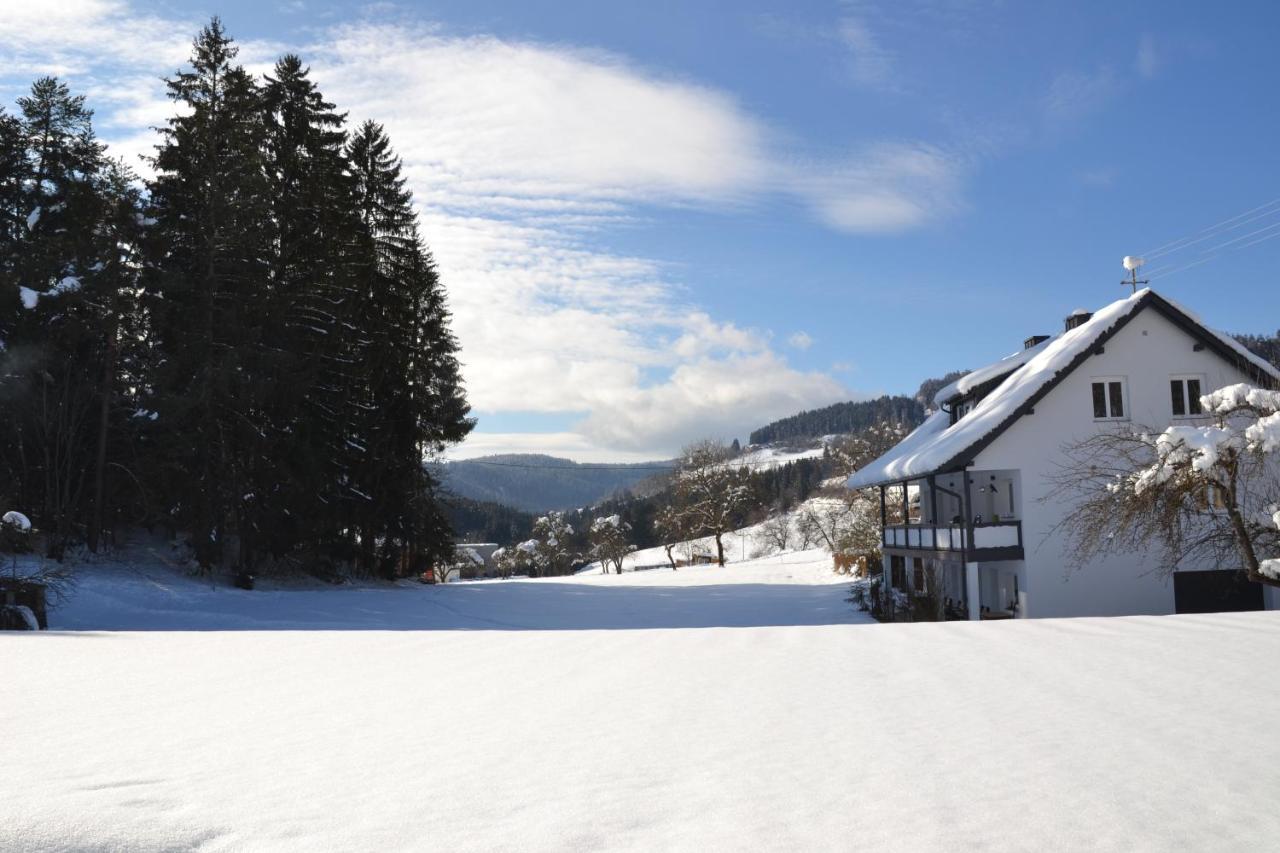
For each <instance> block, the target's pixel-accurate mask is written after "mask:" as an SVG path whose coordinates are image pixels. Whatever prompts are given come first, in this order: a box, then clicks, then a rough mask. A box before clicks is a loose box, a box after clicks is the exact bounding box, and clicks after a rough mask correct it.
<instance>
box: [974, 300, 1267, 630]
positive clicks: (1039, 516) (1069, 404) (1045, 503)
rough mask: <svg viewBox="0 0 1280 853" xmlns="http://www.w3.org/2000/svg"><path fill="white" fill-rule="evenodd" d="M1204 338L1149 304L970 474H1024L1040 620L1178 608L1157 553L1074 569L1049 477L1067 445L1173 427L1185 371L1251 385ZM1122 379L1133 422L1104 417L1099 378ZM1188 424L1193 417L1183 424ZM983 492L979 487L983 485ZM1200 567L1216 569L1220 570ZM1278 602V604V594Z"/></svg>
mask: <svg viewBox="0 0 1280 853" xmlns="http://www.w3.org/2000/svg"><path fill="white" fill-rule="evenodd" d="M1194 344H1195V339H1194V338H1192V337H1191V336H1190V335H1188V334H1187V333H1186V332H1184V331H1182V330H1181V329H1179V328H1178V327H1177V326H1175V325H1174V324H1173V323H1171V322H1169V321H1168V320H1166V319H1165V318H1164V317H1163V316H1161V315H1160V314H1159V313H1158V312H1156V311H1154V310H1152V309H1150V308H1144V309H1143V310H1142V311H1141V312H1140V313H1139V314H1138V315H1136V316H1135V317H1133V319H1132V320H1130V321H1129V323H1128V324H1127V325H1125V326H1124V327H1123V328H1122V329H1121V330H1120V331H1119V332H1117V333H1116V335H1115V336H1113V337H1112V338H1111V339H1110V340H1109V341H1107V343H1106V344H1105V351H1104V352H1103V353H1102V354H1101V355H1093V356H1090V357H1089V358H1088V359H1087V360H1086V361H1085V362H1084V363H1083V364H1081V366H1080V367H1079V368H1077V369H1076V370H1075V371H1074V372H1073V373H1071V374H1070V375H1068V376H1067V377H1066V378H1065V379H1064V380H1063V381H1062V382H1061V383H1060V384H1059V385H1058V386H1057V387H1056V388H1054V389H1053V390H1052V391H1050V392H1049V393H1048V394H1047V395H1046V396H1045V397H1044V399H1042V400H1040V402H1039V403H1037V404H1036V406H1035V411H1034V413H1033V414H1029V415H1024V416H1023V417H1021V418H1019V419H1018V421H1017V422H1015V423H1014V424H1013V425H1012V426H1011V427H1010V428H1009V429H1008V430H1006V431H1005V432H1004V433H1003V434H1002V435H1001V436H1000V437H998V438H997V439H996V440H995V441H993V442H992V443H991V444H990V445H989V446H988V447H986V448H985V449H984V450H983V451H982V452H981V453H979V454H978V456H977V458H976V459H975V460H974V466H973V469H972V470H971V471H970V473H971V474H973V473H976V472H979V471H982V470H984V469H993V470H994V469H1009V468H1013V469H1018V470H1019V471H1020V472H1021V477H1020V478H1019V483H1018V485H1017V486H1016V488H1019V489H1020V490H1021V495H1020V498H1019V503H1020V511H1021V517H1022V523H1023V543H1024V547H1025V549H1026V568H1025V572H1024V576H1023V577H1022V578H1021V579H1020V584H1022V583H1025V589H1024V590H1023V591H1024V592H1025V593H1026V601H1027V613H1028V615H1032V616H1094V615H1096V616H1107V615H1122V614H1160V613H1172V612H1174V599H1173V581H1172V579H1171V578H1169V577H1168V576H1167V575H1162V573H1161V572H1160V571H1159V569H1160V567H1159V565H1158V564H1157V563H1156V561H1155V556H1156V555H1152V554H1148V553H1133V554H1124V555H1117V556H1114V557H1108V558H1106V559H1102V560H1098V561H1096V562H1093V563H1091V564H1089V565H1087V566H1084V567H1081V568H1079V569H1072V568H1071V567H1070V566H1069V564H1068V561H1067V559H1066V555H1065V554H1064V550H1063V544H1064V543H1063V537H1062V536H1061V534H1058V533H1055V532H1054V531H1053V527H1054V525H1055V524H1056V523H1057V522H1058V521H1059V520H1060V519H1062V518H1063V517H1064V515H1065V514H1066V513H1067V511H1068V507H1069V505H1070V501H1059V500H1056V499H1053V498H1050V496H1049V493H1050V491H1051V489H1052V486H1051V484H1050V483H1049V482H1048V477H1049V476H1050V475H1051V474H1052V473H1053V472H1054V471H1055V470H1056V467H1057V466H1058V465H1060V464H1061V463H1062V462H1063V461H1064V458H1063V455H1062V450H1061V449H1062V447H1063V446H1064V445H1066V444H1069V443H1072V442H1076V441H1080V440H1083V439H1085V438H1088V437H1089V436H1090V435H1093V434H1095V433H1096V432H1098V431H1099V430H1100V429H1115V428H1117V427H1125V428H1130V427H1133V426H1145V427H1149V428H1152V429H1155V430H1162V429H1164V428H1165V427H1167V426H1169V424H1170V423H1172V422H1173V420H1174V419H1173V412H1172V407H1171V403H1170V397H1169V381H1170V378H1171V377H1172V376H1175V375H1178V374H1198V375H1201V376H1202V377H1203V380H1202V382H1203V384H1202V390H1203V392H1208V391H1210V390H1212V389H1215V388H1219V387H1222V386H1223V385H1230V384H1234V383H1237V382H1246V381H1249V380H1248V378H1247V377H1246V376H1245V374H1243V373H1242V372H1240V371H1238V370H1236V369H1235V368H1234V367H1232V366H1231V365H1229V364H1228V363H1227V362H1226V361H1224V360H1223V359H1222V358H1220V357H1219V356H1217V355H1215V354H1214V353H1212V352H1211V351H1209V350H1208V349H1204V350H1202V351H1200V352H1196V351H1195V350H1194V349H1193V345H1194ZM1102 377H1123V378H1124V379H1125V382H1126V386H1127V391H1126V397H1127V400H1126V414H1127V416H1128V417H1127V418H1126V420H1124V421H1122V422H1119V423H1117V422H1115V421H1095V420H1094V418H1093V402H1092V399H1093V398H1092V383H1093V381H1094V380H1095V378H1102ZM1179 422H1194V421H1184V420H1182V419H1179ZM974 488H976V483H975V485H974ZM1196 568H1204V569H1212V568H1218V567H1217V566H1201V567H1196ZM1268 600H1269V601H1273V602H1274V601H1275V598H1274V597H1272V598H1269V599H1268Z"/></svg>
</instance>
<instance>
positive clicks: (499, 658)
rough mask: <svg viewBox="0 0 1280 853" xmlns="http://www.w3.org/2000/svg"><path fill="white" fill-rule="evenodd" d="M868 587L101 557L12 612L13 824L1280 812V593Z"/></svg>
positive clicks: (317, 839) (502, 842)
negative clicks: (937, 602)
mask: <svg viewBox="0 0 1280 853" xmlns="http://www.w3.org/2000/svg"><path fill="white" fill-rule="evenodd" d="M846 588H847V585H846V584H845V583H842V582H841V581H840V580H839V579H837V578H835V577H833V576H832V575H831V574H830V573H829V572H828V570H827V568H826V565H825V560H824V558H823V557H822V556H821V554H819V553H818V552H807V553H804V554H790V555H786V556H782V557H774V558H769V559H766V560H760V561H755V562H753V563H746V564H739V565H730V566H728V567H726V568H724V569H720V568H697V569H692V568H691V569H681V570H680V571H679V572H676V573H672V572H670V571H669V570H652V571H644V572H636V573H633V574H625V575H622V576H614V575H610V576H599V575H594V576H580V577H576V578H569V579H559V580H546V581H491V582H483V583H464V584H457V585H450V586H447V587H436V588H426V587H410V586H406V587H405V588H399V589H388V588H382V589H378V588H372V587H359V588H338V589H301V588H300V589H277V590H271V589H267V590H255V591H253V592H244V591H238V590H230V589H226V588H222V587H219V588H216V589H214V588H211V587H209V586H208V585H207V584H204V585H202V584H199V583H197V582H194V581H191V580H188V579H186V578H184V577H182V576H181V575H178V574H176V573H174V572H172V571H170V570H168V569H165V568H163V567H162V566H158V565H153V566H150V567H143V568H141V569H140V570H138V571H136V572H131V571H127V570H125V569H123V568H110V567H106V568H102V569H100V570H97V571H96V572H95V573H94V574H93V576H91V577H89V578H87V579H86V580H85V582H84V583H83V585H82V588H81V590H80V593H79V594H78V596H77V597H76V599H75V601H74V602H73V603H72V604H71V605H69V606H67V607H65V608H63V609H62V610H60V611H56V612H55V613H54V614H53V615H52V617H51V622H52V624H53V625H54V627H55V628H64V629H75V630H66V631H64V632H57V631H54V632H49V633H43V632H42V633H39V634H33V633H19V632H14V633H10V634H7V635H0V683H2V684H3V685H4V687H3V691H4V692H3V697H4V698H3V701H2V702H0V734H3V755H4V770H3V772H0V849H3V850H68V849H73V850H112V849H119V850H187V849H200V850H209V851H217V850H236V851H239V850H271V851H276V850H286V851H316V850H449V851H459V850H462V851H466V850H521V851H523V850H583V851H586V850H636V851H641V850H643V851H654V850H696V851H700V852H701V853H706V851H719V850H744V849H746V850H755V849H762V850H852V849H856V850H1036V851H1050V850H1081V849H1089V850H1117V851H1121V850H1123V851H1129V850H1135V849H1141V850H1151V849H1162V850H1192V849H1194V850H1261V849H1267V848H1268V847H1271V846H1273V845H1274V843H1275V841H1276V839H1277V838H1280V811H1277V810H1276V809H1275V808H1274V799H1275V793H1276V792H1277V791H1280V734H1277V728H1276V725H1275V710H1276V709H1277V708H1280V675H1278V674H1277V669H1276V667H1275V666H1274V661H1276V660H1277V659H1278V658H1280V619H1278V618H1277V617H1276V615H1275V614H1239V615H1224V616H1179V617H1137V618H1125V619H1081V620H1049V621H1031V622H1003V623H982V624H970V623H950V624H945V625H930V624H921V625H875V624H868V623H867V622H866V621H865V620H863V619H861V618H859V617H858V616H857V615H856V614H855V613H853V611H851V610H850V609H848V606H847V605H845V603H844V602H843V600H842V599H843V597H844V596H845V594H846ZM125 629H140V630H136V631H132V632H131V631H127V630H125ZM301 629H311V630H301Z"/></svg>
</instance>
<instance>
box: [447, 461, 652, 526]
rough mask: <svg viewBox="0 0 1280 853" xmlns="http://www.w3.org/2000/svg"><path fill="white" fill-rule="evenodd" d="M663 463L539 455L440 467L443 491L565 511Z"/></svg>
mask: <svg viewBox="0 0 1280 853" xmlns="http://www.w3.org/2000/svg"><path fill="white" fill-rule="evenodd" d="M670 464H671V463H668V462H643V463H638V464H635V465H617V464H610V465H592V464H582V463H578V462H574V461H572V460H570V459H560V458H558V457H555V456H543V455H540V454H517V453H512V454H501V455H497V456H484V457H481V458H478V459H463V460H458V461H456V462H448V463H446V464H445V465H443V466H442V469H441V479H442V481H443V483H444V486H445V488H446V489H448V490H449V491H451V492H453V493H454V494H456V495H459V496H461V497H464V498H470V499H471V500H474V501H488V502H492V503H500V504H505V505H506V506H510V507H515V508H516V509H520V510H524V511H525V512H546V511H547V510H552V509H571V508H573V507H581V506H588V505H590V504H594V503H597V502H599V501H601V500H603V499H605V498H607V497H609V496H610V495H612V494H615V493H616V492H619V491H622V490H624V489H628V488H631V487H633V486H635V485H637V484H639V483H640V482H641V481H643V480H646V479H648V478H650V477H652V476H654V475H655V474H659V473H661V470H659V469H662V468H666V467H670Z"/></svg>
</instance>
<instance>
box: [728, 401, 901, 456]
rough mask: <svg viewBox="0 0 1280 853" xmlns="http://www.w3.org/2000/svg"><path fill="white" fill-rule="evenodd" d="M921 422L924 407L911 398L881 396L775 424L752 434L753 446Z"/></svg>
mask: <svg viewBox="0 0 1280 853" xmlns="http://www.w3.org/2000/svg"><path fill="white" fill-rule="evenodd" d="M923 420H924V406H923V405H921V403H920V401H918V400H913V399H911V398H910V397H901V396H899V397H889V396H887V395H886V396H884V397H880V398H879V399H876V400H862V401H859V402H857V403H836V404H834V405H831V406H827V407H825V408H822V409H813V410H812V411H806V412H801V413H800V414H798V415H792V416H790V417H787V418H783V419H782V420H778V421H774V422H773V423H771V424H769V425H768V426H763V427H761V428H760V429H758V430H756V431H755V432H753V433H751V443H752V444H769V443H770V442H774V441H782V440H784V439H792V438H817V437H819V436H824V435H837V434H840V433H846V432H856V431H858V430H861V429H866V428H867V427H869V426H871V425H872V424H876V423H881V422H884V421H892V422H895V423H904V424H907V425H908V426H912V427H914V426H917V425H919V424H920V423H921V422H922V421H923Z"/></svg>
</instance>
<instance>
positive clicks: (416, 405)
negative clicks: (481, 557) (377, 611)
mask: <svg viewBox="0 0 1280 853" xmlns="http://www.w3.org/2000/svg"><path fill="white" fill-rule="evenodd" d="M348 157H349V158H350V160H351V169H352V172H353V174H354V176H355V185H356V203H357V209H358V211H359V217H360V223H361V230H360V244H359V261H358V268H357V269H358V282H359V288H360V304H359V307H358V309H357V312H356V317H357V322H358V325H359V328H361V329H362V330H363V334H362V336H361V339H362V341H363V342H365V346H364V350H363V352H362V353H361V360H360V364H359V367H360V376H361V384H362V388H361V391H362V393H361V396H360V397H359V398H358V399H357V400H356V403H355V405H356V415H357V418H356V422H355V423H356V431H355V435H354V436H353V440H355V441H358V442H359V443H360V444H361V446H363V447H364V448H366V453H367V460H368V464H367V465H366V466H364V467H362V468H361V469H360V470H359V471H358V472H357V473H358V475H359V476H358V478H357V484H358V485H357V486H356V488H357V489H358V490H359V493H360V494H362V495H364V496H366V498H367V499H366V503H365V505H364V506H362V507H360V508H359V509H360V510H361V511H360V513H359V521H358V524H357V528H358V529H359V530H360V531H361V543H362V549H361V557H360V559H361V561H362V563H363V564H364V565H366V566H368V567H373V566H379V567H381V568H382V570H383V571H384V572H386V571H390V570H391V567H392V565H393V562H394V560H395V559H396V558H400V559H403V558H404V557H405V556H406V555H407V556H408V557H409V559H410V560H412V559H413V558H415V557H425V558H427V559H431V558H438V557H440V556H442V555H443V553H444V552H446V551H447V550H448V545H449V536H448V525H447V523H446V522H445V521H444V518H443V515H442V513H441V511H440V509H439V506H438V504H437V502H436V500H435V497H434V487H435V484H434V483H433V482H432V481H431V478H430V476H429V474H428V472H427V470H426V468H425V467H424V465H423V462H424V460H425V459H426V458H427V457H428V456H430V455H432V454H435V453H438V452H439V451H440V450H441V449H442V448H443V447H444V446H445V445H447V444H449V443H451V442H456V441H460V440H462V438H463V437H465V436H466V434H467V433H468V432H469V431H470V430H471V427H472V425H473V421H471V420H470V419H469V418H468V417H467V415H468V413H469V411H470V409H469V407H468V405H467V403H466V399H465V396H464V394H463V390H462V384H461V379H460V376H459V370H458V362H457V354H456V353H457V344H456V342H455V340H454V338H453V336H452V334H451V332H450V330H449V325H448V319H449V318H448V312H447V310H446V306H445V299H444V293H443V290H442V287H441V285H440V281H439V277H438V275H437V273H436V269H435V265H434V263H433V262H432V260H431V256H430V254H429V253H428V252H427V250H426V247H425V246H424V245H423V243H422V240H421V237H420V235H419V233H418V227H417V218H416V216H415V215H414V211H413V206H412V197H411V195H410V193H409V192H408V190H407V189H406V188H405V180H404V178H403V176H402V175H401V165H400V161H399V159H398V158H397V157H396V156H395V154H394V153H393V151H392V150H391V143H390V140H388V138H387V135H386V133H385V132H384V131H383V129H382V127H381V126H380V125H378V124H376V123H374V122H365V123H364V124H362V125H361V126H360V128H359V129H358V130H357V132H356V134H355V135H354V137H353V138H352V140H351V143H350V145H349V146H348ZM379 534H380V535H379ZM376 541H381V542H382V543H383V547H382V551H381V553H375V550H374V543H375V542H376Z"/></svg>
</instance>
